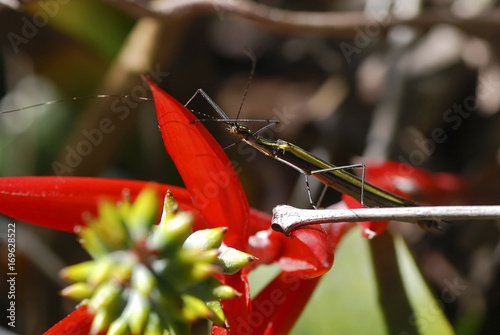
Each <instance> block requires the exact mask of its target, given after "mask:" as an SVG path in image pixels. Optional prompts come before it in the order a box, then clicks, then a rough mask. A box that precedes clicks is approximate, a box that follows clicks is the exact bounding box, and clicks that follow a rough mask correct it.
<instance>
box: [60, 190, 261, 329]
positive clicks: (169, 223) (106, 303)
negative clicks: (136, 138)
mask: <svg viewBox="0 0 500 335" xmlns="http://www.w3.org/2000/svg"><path fill="white" fill-rule="evenodd" d="M156 199H157V193H156V191H155V190H154V189H153V188H146V189H144V190H143V191H142V192H141V193H140V194H139V195H138V197H137V199H136V200H135V202H133V203H131V202H130V201H129V200H127V199H125V200H123V201H122V202H121V203H119V204H116V205H115V204H112V203H110V202H102V203H101V204H100V206H99V210H98V217H97V218H93V219H89V220H88V223H87V225H86V226H85V227H83V228H81V229H80V230H79V232H78V234H79V236H80V239H81V243H82V245H83V247H84V248H85V249H86V250H87V252H88V253H89V254H90V256H91V257H92V258H93V260H91V261H86V262H83V263H80V264H76V265H72V266H69V267H67V268H65V269H63V270H62V272H61V276H62V277H63V278H65V279H66V280H69V281H71V282H74V284H72V285H70V286H68V287H67V288H65V289H64V290H63V291H62V294H63V295H64V296H66V297H70V298H73V299H77V300H83V304H86V305H87V306H88V307H89V309H90V310H91V311H92V312H93V313H94V320H93V323H92V327H91V333H93V334H97V333H100V332H104V331H106V330H107V334H112V335H121V334H155V335H156V334H158V335H164V334H189V332H190V325H191V324H192V323H194V322H195V321H197V320H199V319H208V320H210V321H212V322H214V323H216V324H217V325H220V326H224V325H225V316H224V313H223V311H222V307H221V304H220V300H221V299H231V298H234V297H235V296H237V295H239V293H238V292H237V291H235V290H234V289H233V288H232V287H230V286H227V285H223V284H222V283H221V282H219V281H218V280H217V279H216V278H215V277H214V275H216V274H233V273H235V272H237V271H239V270H240V269H241V268H242V267H244V266H245V265H247V264H248V263H249V262H251V261H252V260H254V259H255V258H254V257H253V256H251V255H249V254H246V253H244V252H241V251H238V250H235V249H232V248H228V247H225V246H224V245H223V244H222V238H223V237H224V234H225V232H226V228H225V227H220V228H214V229H206V230H199V231H196V232H194V233H193V232H192V222H193V216H192V214H191V213H189V212H182V211H180V210H179V209H178V206H177V203H176V202H175V200H174V199H173V197H172V196H171V195H170V194H167V196H166V197H165V205H164V208H163V214H162V217H161V220H160V223H159V224H158V225H157V226H156V225H155V223H156V222H157V213H158V211H157V200H156Z"/></svg>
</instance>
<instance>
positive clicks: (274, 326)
mask: <svg viewBox="0 0 500 335" xmlns="http://www.w3.org/2000/svg"><path fill="white" fill-rule="evenodd" d="M319 278H320V277H317V278H313V279H298V278H296V277H293V276H291V275H290V274H289V273H284V272H282V273H281V274H280V275H279V276H278V277H276V279H274V280H273V281H272V282H271V283H270V284H269V285H267V287H266V288H265V289H264V290H263V291H262V292H260V293H259V295H258V296H257V297H255V299H254V300H253V301H252V312H251V313H250V316H249V323H248V324H246V325H241V326H240V327H243V326H246V328H242V329H241V331H237V332H236V334H266V335H271V334H288V333H289V332H290V330H291V329H292V327H293V325H294V324H295V322H296V321H297V319H298V317H299V316H300V314H301V313H302V310H303V309H304V307H305V305H306V304H307V302H308V301H309V298H310V297H311V294H312V292H313V291H314V289H315V288H316V285H317V284H318V282H319Z"/></svg>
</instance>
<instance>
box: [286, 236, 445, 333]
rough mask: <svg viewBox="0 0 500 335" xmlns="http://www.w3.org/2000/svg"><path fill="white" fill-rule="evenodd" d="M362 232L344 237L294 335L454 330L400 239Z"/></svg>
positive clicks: (442, 331)
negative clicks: (370, 237)
mask: <svg viewBox="0 0 500 335" xmlns="http://www.w3.org/2000/svg"><path fill="white" fill-rule="evenodd" d="M360 235H361V232H360V230H359V229H353V230H351V232H349V234H347V235H346V236H345V237H344V239H343V240H342V242H341V244H340V246H339V248H338V249H337V251H336V253H335V264H334V265H333V267H332V269H331V270H330V271H329V272H328V273H327V274H325V275H324V276H323V278H322V280H321V282H320V284H319V285H318V288H317V290H316V291H315V292H314V294H313V296H312V298H311V300H310V301H309V304H308V305H307V307H306V309H305V311H304V313H303V314H302V316H301V318H300V319H299V321H298V322H297V324H296V326H295V328H294V329H293V330H292V333H291V334H294V335H299V334H319V335H321V334H371V335H376V334H401V335H403V334H404V335H409V334H422V335H427V334H428V335H430V334H453V329H452V327H451V325H450V324H449V322H448V320H447V319H446V317H445V316H444V314H443V313H442V310H441V309H440V308H439V306H438V308H437V309H436V308H434V307H435V306H436V302H438V301H439V300H436V298H435V297H433V296H432V294H431V293H430V290H429V289H428V287H427V284H426V283H425V281H424V279H423V277H422V276H421V274H420V272H419V270H418V268H417V266H416V264H415V262H414V260H413V258H412V256H411V254H410V252H409V251H408V248H407V247H406V245H405V243H404V241H403V240H402V238H400V237H396V238H394V239H393V237H392V236H391V235H390V234H389V233H384V234H382V235H381V236H379V237H377V238H375V239H374V240H372V241H368V240H365V239H363V238H362V237H361V236H360ZM372 254H374V255H375V256H372Z"/></svg>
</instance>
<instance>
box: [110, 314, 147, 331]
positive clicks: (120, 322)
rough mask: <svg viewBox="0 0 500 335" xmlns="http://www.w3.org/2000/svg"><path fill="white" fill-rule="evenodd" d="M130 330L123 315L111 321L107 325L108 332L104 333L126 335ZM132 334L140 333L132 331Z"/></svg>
mask: <svg viewBox="0 0 500 335" xmlns="http://www.w3.org/2000/svg"><path fill="white" fill-rule="evenodd" d="M130 332H131V330H130V328H129V326H128V322H127V319H126V318H124V317H119V318H118V319H116V320H115V321H113V322H112V323H111V325H110V326H109V329H108V332H107V333H106V335H128V334H130ZM132 333H133V334H140V333H134V332H132Z"/></svg>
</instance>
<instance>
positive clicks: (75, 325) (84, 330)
mask: <svg viewBox="0 0 500 335" xmlns="http://www.w3.org/2000/svg"><path fill="white" fill-rule="evenodd" d="M93 319H94V316H93V315H92V314H90V312H89V310H88V308H87V307H86V306H83V307H80V308H78V309H77V310H76V311H74V312H73V313H71V314H70V315H68V316H67V317H65V318H64V319H62V320H61V321H59V322H58V323H56V324H55V325H54V326H53V327H52V328H50V329H49V330H47V331H46V332H45V334H44V335H87V334H88V333H89V332H90V326H91V325H92V320H93Z"/></svg>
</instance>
